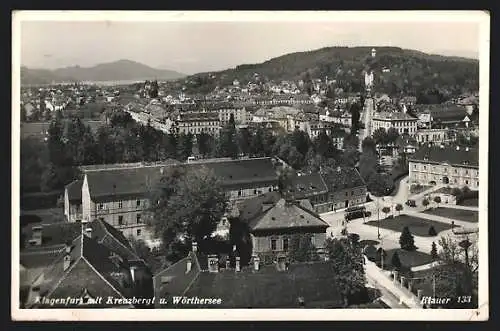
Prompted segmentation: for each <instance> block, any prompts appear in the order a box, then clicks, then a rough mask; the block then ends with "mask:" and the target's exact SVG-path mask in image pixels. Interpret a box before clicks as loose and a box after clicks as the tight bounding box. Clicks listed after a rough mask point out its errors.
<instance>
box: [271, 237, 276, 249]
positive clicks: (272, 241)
mask: <svg viewBox="0 0 500 331" xmlns="http://www.w3.org/2000/svg"><path fill="white" fill-rule="evenodd" d="M271 250H272V251H275V250H276V239H271Z"/></svg>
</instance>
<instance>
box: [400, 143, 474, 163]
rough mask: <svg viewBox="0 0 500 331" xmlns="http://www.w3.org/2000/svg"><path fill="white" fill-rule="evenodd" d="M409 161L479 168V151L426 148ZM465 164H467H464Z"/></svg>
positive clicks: (449, 147) (421, 149)
mask: <svg viewBox="0 0 500 331" xmlns="http://www.w3.org/2000/svg"><path fill="white" fill-rule="evenodd" d="M409 161H420V162H437V163H448V164H451V165H459V166H470V167H479V150H478V149H477V148H472V147H469V148H466V147H459V149H457V147H454V146H446V147H443V148H441V147H439V146H431V147H429V146H424V147H422V148H420V149H419V150H418V151H416V152H415V154H413V155H412V157H411V158H409ZM464 162H465V163H464Z"/></svg>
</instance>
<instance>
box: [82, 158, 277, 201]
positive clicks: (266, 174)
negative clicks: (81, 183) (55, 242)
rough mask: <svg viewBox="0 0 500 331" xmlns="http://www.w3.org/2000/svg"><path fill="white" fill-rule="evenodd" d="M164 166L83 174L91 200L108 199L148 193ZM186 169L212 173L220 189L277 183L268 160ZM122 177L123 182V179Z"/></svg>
mask: <svg viewBox="0 0 500 331" xmlns="http://www.w3.org/2000/svg"><path fill="white" fill-rule="evenodd" d="M167 166H168V165H158V166H149V167H136V168H116V169H107V170H101V171H88V172H86V176H87V180H88V184H89V190H90V195H91V197H92V199H93V200H94V201H103V200H105V199H109V198H112V197H117V196H121V197H125V196H127V197H131V198H133V197H139V196H143V195H144V194H145V193H146V192H148V191H149V190H150V188H151V186H153V185H155V184H156V183H158V181H159V180H160V178H161V177H162V174H161V169H162V168H163V169H165V170H166V168H167ZM183 166H186V167H192V168H196V167H202V166H204V167H206V168H208V169H211V170H213V172H214V174H215V175H216V176H217V177H219V179H220V180H221V183H222V185H223V186H224V187H226V188H229V187H232V186H235V185H242V184H250V183H277V181H278V175H277V174H276V172H275V169H274V164H273V162H272V159H271V158H252V159H240V160H228V161H217V162H215V161H211V162H196V163H190V164H185V165H183ZM124 178H126V180H124Z"/></svg>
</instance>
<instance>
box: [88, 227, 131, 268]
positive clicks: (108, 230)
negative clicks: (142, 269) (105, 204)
mask: <svg viewBox="0 0 500 331" xmlns="http://www.w3.org/2000/svg"><path fill="white" fill-rule="evenodd" d="M88 225H89V226H90V227H91V228H92V237H93V238H95V239H96V240H98V241H99V243H100V244H103V245H104V246H106V247H108V248H109V249H111V250H112V251H114V252H116V253H118V254H119V255H120V256H122V257H124V258H125V259H127V260H129V261H132V260H138V259H139V257H138V256H137V254H136V252H135V251H134V249H133V248H132V247H131V246H130V243H129V241H128V240H127V238H125V236H124V235H123V234H122V233H121V231H118V230H117V229H115V228H114V227H113V226H111V225H110V224H109V223H107V222H106V221H101V220H95V221H92V222H91V223H89V224H88Z"/></svg>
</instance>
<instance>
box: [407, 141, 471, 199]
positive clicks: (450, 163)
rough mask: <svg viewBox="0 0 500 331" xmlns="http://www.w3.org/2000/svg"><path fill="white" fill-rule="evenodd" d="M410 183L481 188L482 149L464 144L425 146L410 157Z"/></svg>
mask: <svg viewBox="0 0 500 331" xmlns="http://www.w3.org/2000/svg"><path fill="white" fill-rule="evenodd" d="M409 183H410V184H437V183H440V184H445V185H449V186H451V187H463V186H467V187H469V188H470V189H472V190H478V189H479V150H478V149H477V148H470V147H460V146H456V147H454V146H446V147H445V146H443V145H441V146H430V147H429V146H424V147H422V148H420V149H419V150H418V151H417V152H416V153H415V154H414V155H413V156H412V157H411V158H410V159H409Z"/></svg>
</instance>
